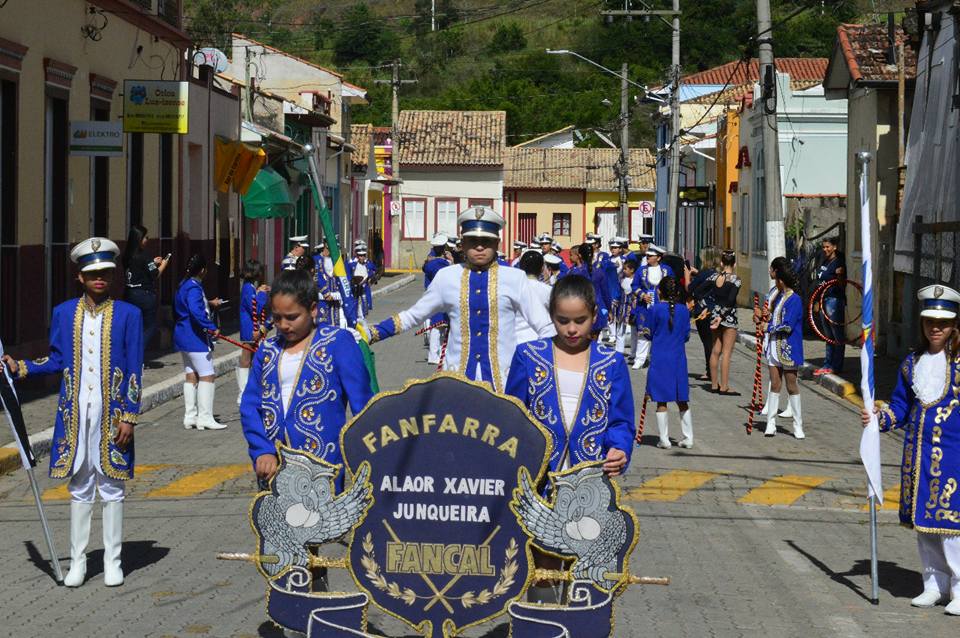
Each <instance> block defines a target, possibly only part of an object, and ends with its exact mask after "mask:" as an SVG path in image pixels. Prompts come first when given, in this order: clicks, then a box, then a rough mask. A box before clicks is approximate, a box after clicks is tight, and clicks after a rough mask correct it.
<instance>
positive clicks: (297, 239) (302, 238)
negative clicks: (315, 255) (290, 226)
mask: <svg viewBox="0 0 960 638" xmlns="http://www.w3.org/2000/svg"><path fill="white" fill-rule="evenodd" d="M309 238H310V236H309V235H294V236H293V237H291V238H290V241H292V242H293V243H295V244H300V245H301V246H303V247H304V248H310V242H309V241H307V240H308V239H309Z"/></svg>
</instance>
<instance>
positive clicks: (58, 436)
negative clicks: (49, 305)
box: [17, 299, 143, 480]
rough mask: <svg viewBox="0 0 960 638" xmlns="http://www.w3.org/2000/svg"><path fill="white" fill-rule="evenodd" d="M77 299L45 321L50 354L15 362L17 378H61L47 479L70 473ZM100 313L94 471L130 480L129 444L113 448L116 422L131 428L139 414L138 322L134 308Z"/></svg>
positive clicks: (75, 418) (115, 304) (76, 414)
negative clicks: (97, 437) (99, 405)
mask: <svg viewBox="0 0 960 638" xmlns="http://www.w3.org/2000/svg"><path fill="white" fill-rule="evenodd" d="M82 303H83V300H82V299H71V300H69V301H65V302H63V303H62V304H60V305H59V306H57V307H56V308H54V309H53V317H52V319H51V321H50V355H49V356H47V357H41V358H39V359H35V360H33V361H18V362H17V366H18V368H19V370H18V377H19V378H21V379H22V378H24V377H28V376H36V375H44V374H62V375H63V378H62V380H61V382H60V400H59V402H58V404H57V420H56V423H55V424H54V426H53V441H52V443H51V447H50V477H51V478H67V477H68V476H70V475H71V474H72V473H73V461H74V458H75V457H76V455H77V446H78V445H79V441H78V438H79V431H80V405H79V401H80V396H79V395H80V393H79V387H78V384H79V383H80V369H79V368H80V365H81V363H80V361H81V359H80V357H81V355H82V352H80V349H79V347H75V345H77V344H80V343H81V338H82V337H81V330H82V329H83V314H84V310H83V305H82ZM97 312H102V313H103V326H102V341H101V343H100V354H101V370H100V390H101V393H102V397H101V398H102V405H103V411H102V414H101V418H100V467H101V469H102V470H103V473H104V474H106V475H107V476H109V477H110V478H113V479H118V480H126V479H131V478H133V465H134V453H133V442H131V443H130V444H129V445H128V446H127V449H126V450H125V451H122V450H120V449H119V448H118V447H116V445H114V443H113V437H114V436H115V435H116V432H117V425H118V424H119V423H122V422H123V423H131V424H136V422H137V418H138V417H139V415H140V393H141V391H142V388H141V383H142V381H143V318H142V316H141V314H140V309H139V308H137V307H136V306H134V305H132V304H128V303H126V302H123V301H115V300H113V299H109V300H107V301H105V302H103V303H102V304H100V305H99V306H97Z"/></svg>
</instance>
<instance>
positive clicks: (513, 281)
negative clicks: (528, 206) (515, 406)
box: [370, 206, 555, 391]
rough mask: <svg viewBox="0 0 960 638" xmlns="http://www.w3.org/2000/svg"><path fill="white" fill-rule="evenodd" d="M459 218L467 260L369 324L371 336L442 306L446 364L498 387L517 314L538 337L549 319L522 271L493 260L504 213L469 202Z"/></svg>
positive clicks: (545, 333)
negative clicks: (414, 298) (398, 309)
mask: <svg viewBox="0 0 960 638" xmlns="http://www.w3.org/2000/svg"><path fill="white" fill-rule="evenodd" d="M457 223H458V225H459V226H460V230H461V234H462V236H463V240H462V241H463V249H464V257H465V263H463V264H455V265H453V266H450V267H448V268H443V269H441V270H440V271H439V272H438V273H437V274H436V275H435V276H434V278H433V281H432V282H431V283H430V286H429V287H428V288H427V291H426V293H424V295H423V297H421V298H420V300H419V301H418V302H417V303H416V304H414V305H413V307H411V308H410V309H408V310H405V311H403V312H401V313H399V314H397V315H394V316H393V317H391V318H390V319H387V320H385V321H381V322H380V323H379V324H377V325H376V326H374V327H372V328H371V329H370V333H371V339H370V341H371V343H375V342H376V341H379V340H382V339H386V338H389V337H392V336H394V335H395V334H397V333H400V332H403V331H404V330H409V329H410V328H413V327H415V326H418V325H420V324H421V323H422V322H423V321H424V320H425V319H426V318H427V317H430V316H431V315H433V314H436V313H438V312H445V313H447V315H448V316H449V318H450V327H451V329H450V335H449V337H448V340H447V352H446V358H445V359H444V362H443V367H444V369H445V370H456V371H459V372H460V373H461V374H463V375H465V376H466V377H467V378H469V379H473V380H475V381H486V382H487V383H490V384H491V385H492V386H493V388H494V390H496V391H502V390H503V383H504V381H505V380H506V378H507V372H508V371H509V368H510V362H511V360H512V359H513V353H514V350H516V346H517V341H516V338H517V335H516V333H517V330H516V324H517V317H518V316H520V315H522V316H523V318H524V319H525V320H526V322H527V324H528V325H529V326H530V327H531V328H532V329H533V330H534V331H535V332H536V333H537V335H538V336H539V337H540V338H544V337H551V336H553V335H554V334H555V330H554V328H553V322H552V321H551V320H550V316H549V315H548V314H547V312H546V310H545V309H544V308H543V307H541V306H540V305H539V304H537V303H535V302H534V295H533V294H532V293H531V292H530V288H529V284H528V281H527V276H526V274H525V273H524V272H523V271H521V270H519V269H517V268H502V267H500V265H499V264H498V263H497V262H496V259H497V247H498V245H499V243H500V230H501V229H502V228H503V225H504V220H503V217H501V216H500V215H499V214H497V213H496V211H494V210H493V209H492V208H489V207H488V206H472V207H470V208H468V209H466V210H465V211H463V213H461V214H460V216H459V217H458V218H457Z"/></svg>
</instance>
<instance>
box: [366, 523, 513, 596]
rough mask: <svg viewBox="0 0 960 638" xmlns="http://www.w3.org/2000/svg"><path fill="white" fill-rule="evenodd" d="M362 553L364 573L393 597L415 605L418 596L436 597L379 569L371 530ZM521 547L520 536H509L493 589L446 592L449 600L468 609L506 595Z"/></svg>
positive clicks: (511, 583) (376, 585)
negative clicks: (391, 578)
mask: <svg viewBox="0 0 960 638" xmlns="http://www.w3.org/2000/svg"><path fill="white" fill-rule="evenodd" d="M362 547H363V556H361V557H360V564H361V565H362V566H363V569H364V570H365V571H364V575H365V576H366V577H367V578H368V579H369V580H370V582H371V583H373V586H374V587H376V588H377V589H379V590H380V591H382V592H385V593H386V594H387V595H388V596H390V597H391V598H395V599H397V600H402V601H403V602H404V603H406V604H407V605H413V604H414V603H415V602H417V599H421V600H428V599H432V598H434V596H418V595H417V593H416V592H415V591H413V590H412V589H410V588H409V587H404V588H402V589H401V588H400V585H398V584H397V583H395V582H390V581H388V580H387V579H386V578H385V577H384V575H383V573H382V572H381V571H380V565H379V564H378V563H377V561H376V558H375V557H374V553H373V535H372V534H371V533H370V532H367V535H366V536H364V537H363V543H362ZM518 551H519V549H518V547H517V540H516V539H515V538H511V539H510V544H509V545H508V546H507V549H506V550H505V551H504V560H503V570H502V571H501V572H500V577H499V578H498V579H497V582H496V583H495V584H494V585H493V589H492V590H491V589H483V590H481V591H480V593H477V594H475V593H474V592H472V591H468V592H466V593H464V594H463V595H462V596H458V597H454V596H446V598H447V599H448V600H459V601H460V604H461V605H463V607H464V608H465V609H469V608H470V607H473V606H474V605H485V604H487V603H488V602H490V601H491V600H493V599H495V598H499V597H500V596H503V595H504V594H506V593H507V592H508V591H510V586H511V585H513V583H514V581H515V580H516V575H517V570H518V569H519V566H518V565H517V561H516V560H515V558H516V556H517V552H518Z"/></svg>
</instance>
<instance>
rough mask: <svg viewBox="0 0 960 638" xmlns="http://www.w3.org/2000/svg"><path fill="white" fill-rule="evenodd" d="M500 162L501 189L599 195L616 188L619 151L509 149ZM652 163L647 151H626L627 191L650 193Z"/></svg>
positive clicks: (635, 149)
mask: <svg viewBox="0 0 960 638" xmlns="http://www.w3.org/2000/svg"><path fill="white" fill-rule="evenodd" d="M504 158H505V159H504V166H503V172H504V176H503V187H504V188H513V189H537V190H590V191H600V192H609V191H616V190H617V188H618V183H617V177H616V174H615V173H614V166H615V165H616V163H617V160H618V159H619V158H620V150H619V149H615V148H527V147H521V146H512V147H510V148H508V149H506V152H505V153H504ZM655 161H656V160H655V158H654V156H653V154H652V153H651V152H650V151H649V149H645V148H633V149H630V166H629V174H630V190H631V191H652V190H654V188H655V185H656V179H655V171H654V169H652V168H651V166H650V165H652V164H654V163H655Z"/></svg>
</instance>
